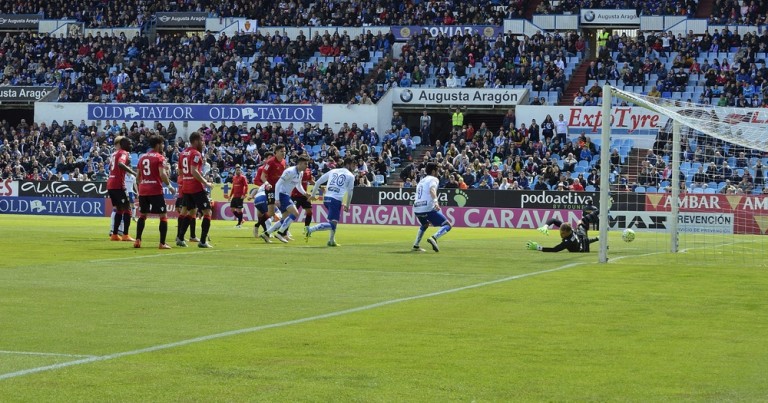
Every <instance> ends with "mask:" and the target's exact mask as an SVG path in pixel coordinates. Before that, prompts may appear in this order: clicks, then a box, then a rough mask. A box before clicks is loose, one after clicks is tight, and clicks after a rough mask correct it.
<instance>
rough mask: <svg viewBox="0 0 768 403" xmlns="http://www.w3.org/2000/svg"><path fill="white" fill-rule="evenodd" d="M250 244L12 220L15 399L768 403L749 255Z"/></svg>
mask: <svg viewBox="0 0 768 403" xmlns="http://www.w3.org/2000/svg"><path fill="white" fill-rule="evenodd" d="M134 225H135V224H134ZM300 225H301V224H295V226H294V230H293V232H294V233H295V234H298V233H300ZM170 227H171V228H170V232H171V233H173V232H175V225H173V223H172V224H171V225H170ZM134 228H135V227H134ZM250 228H251V227H250V224H247V225H245V226H244V228H243V229H240V230H238V229H235V228H233V223H231V222H214V223H213V227H212V229H211V237H212V243H213V244H214V245H215V248H214V249H211V250H199V249H198V248H187V249H181V248H174V249H173V250H169V251H159V250H157V249H156V246H157V237H158V235H157V220H156V219H150V220H149V221H148V225H147V229H146V231H145V236H144V245H145V248H143V249H140V250H136V249H133V248H132V245H131V244H130V243H127V242H109V241H108V240H107V237H106V234H107V230H108V220H107V219H89V218H51V217H26V216H8V215H4V216H0V234H2V243H1V244H0V245H1V246H0V255H1V256H2V259H0V400H2V401H3V402H9V401H11V402H13V401H29V402H41V401H62V402H73V401H93V402H105V401H128V402H156V401H233V402H241V401H363V402H373V401H380V402H399V401H414V402H424V401H436V402H443V401H466V402H469V401H489V402H497V401H616V400H620V401H643V402H647V401H767V400H768V344H766V340H768V299H766V295H768V272H767V271H766V267H765V263H764V262H765V251H764V250H763V249H761V248H751V247H750V245H751V243H750V242H749V238H745V240H740V241H739V242H740V244H739V245H737V246H738V250H739V254H740V255H741V256H742V257H744V256H746V257H748V258H747V259H744V260H731V259H727V258H722V259H713V257H716V256H720V252H721V251H718V250H717V249H718V248H712V245H711V244H709V245H708V244H707V243H706V242H702V243H701V245H698V246H692V247H689V250H688V251H687V252H686V253H684V254H679V255H678V256H671V255H669V254H665V253H661V252H660V251H662V250H664V247H666V244H667V241H666V240H665V239H664V238H663V237H661V236H660V235H654V234H649V233H642V232H639V233H638V234H637V240H636V241H635V242H633V243H631V244H625V243H623V242H621V241H620V239H619V238H620V234H619V233H618V232H616V233H611V242H610V252H611V256H612V261H611V263H609V264H605V265H600V264H597V263H596V261H597V254H596V253H591V254H568V253H559V254H543V253H539V252H533V251H528V250H524V247H523V245H524V244H525V241H527V240H529V239H530V240H535V241H539V242H541V243H542V244H546V245H551V244H554V243H556V233H554V232H553V233H552V235H550V236H549V237H545V236H543V235H542V234H539V233H538V232H536V231H530V230H492V229H454V230H453V231H451V232H450V233H449V234H448V235H447V236H446V237H444V238H442V239H441V240H440V241H441V242H440V245H441V247H442V250H441V251H440V253H433V252H432V251H431V250H429V245H428V244H427V243H426V242H424V243H423V246H424V247H425V249H428V251H427V252H425V253H412V252H410V251H409V249H410V247H411V243H412V242H413V238H414V236H415V233H416V229H415V228H405V227H373V226H351V225H340V227H339V232H338V235H337V240H338V242H339V243H341V244H342V245H343V246H342V247H340V248H328V247H326V246H325V242H326V241H327V233H316V234H314V235H313V238H312V239H311V240H310V242H309V243H305V242H304V240H303V239H297V240H296V241H295V242H293V243H290V244H287V245H283V244H272V245H265V244H264V243H263V242H261V241H260V240H255V239H253V238H252V236H251V234H250ZM431 231H432V230H430V232H428V233H427V234H428V235H429V234H431ZM131 232H132V233H133V232H134V231H133V229H132V231H131ZM297 238H299V237H297ZM171 239H172V238H171ZM698 240H699V241H701V240H702V239H701V238H699V239H698ZM733 247H734V245H730V247H727V249H732V248H733ZM697 248H698V250H697ZM724 248H726V247H724ZM743 261H748V262H760V263H758V264H744V263H742V262H743ZM57 364H58V366H57Z"/></svg>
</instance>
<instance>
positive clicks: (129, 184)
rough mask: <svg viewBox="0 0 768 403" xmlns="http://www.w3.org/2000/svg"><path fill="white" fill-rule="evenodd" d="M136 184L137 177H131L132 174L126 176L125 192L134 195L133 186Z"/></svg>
mask: <svg viewBox="0 0 768 403" xmlns="http://www.w3.org/2000/svg"><path fill="white" fill-rule="evenodd" d="M135 184H136V177H135V176H133V175H131V174H130V173H126V174H125V191H126V192H128V193H133V185H135Z"/></svg>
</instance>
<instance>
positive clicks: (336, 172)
mask: <svg viewBox="0 0 768 403" xmlns="http://www.w3.org/2000/svg"><path fill="white" fill-rule="evenodd" d="M320 183H327V184H326V186H325V196H324V197H330V198H332V199H336V200H338V201H341V202H343V201H344V195H346V194H347V193H350V192H352V189H353V188H354V187H355V176H354V175H352V173H351V172H349V170H348V169H347V168H336V169H332V170H330V171H328V172H326V173H325V174H323V176H322V177H321V178H320V179H318V181H317V183H316V184H315V186H318V185H319V184H320Z"/></svg>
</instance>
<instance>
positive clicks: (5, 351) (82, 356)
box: [0, 350, 96, 358]
mask: <svg viewBox="0 0 768 403" xmlns="http://www.w3.org/2000/svg"><path fill="white" fill-rule="evenodd" d="M0 354H9V355H12V354H17V355H39V356H52V357H70V358H94V357H96V356H95V355H85V354H63V353H44V352H39V351H11V350H0Z"/></svg>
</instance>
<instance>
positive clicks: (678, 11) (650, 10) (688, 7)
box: [536, 0, 698, 17]
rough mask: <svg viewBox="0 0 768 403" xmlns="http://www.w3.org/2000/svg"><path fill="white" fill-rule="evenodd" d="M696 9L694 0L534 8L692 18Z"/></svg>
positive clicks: (575, 2) (609, 0)
mask: <svg viewBox="0 0 768 403" xmlns="http://www.w3.org/2000/svg"><path fill="white" fill-rule="evenodd" d="M697 7H698V1H696V0H653V1H646V2H631V1H626V0H588V1H579V0H561V1H550V0H544V1H542V2H541V3H540V4H539V6H538V7H537V8H536V13H537V14H563V13H575V14H578V13H579V10H581V9H582V8H589V9H634V10H636V11H637V13H638V15H683V16H688V17H693V15H694V14H695V13H696V8H697Z"/></svg>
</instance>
